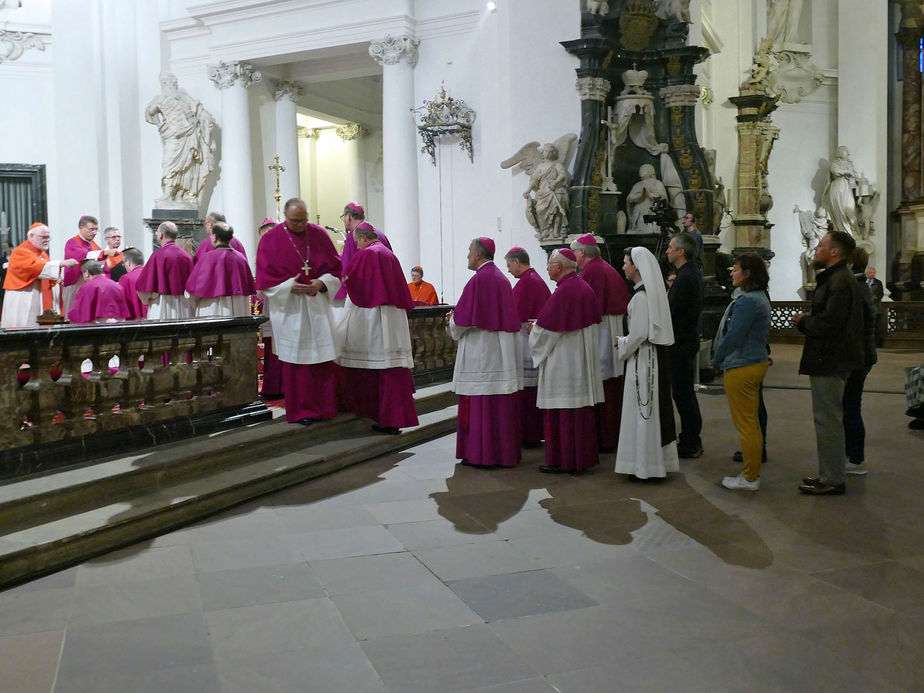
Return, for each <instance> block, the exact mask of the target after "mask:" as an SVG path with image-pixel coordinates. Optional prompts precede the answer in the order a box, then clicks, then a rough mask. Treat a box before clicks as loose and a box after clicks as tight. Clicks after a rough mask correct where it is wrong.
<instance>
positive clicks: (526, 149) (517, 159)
mask: <svg viewBox="0 0 924 693" xmlns="http://www.w3.org/2000/svg"><path fill="white" fill-rule="evenodd" d="M540 161H542V155H541V154H540V153H539V143H538V142H527V143H526V144H524V145H523V146H522V147H520V148H519V149H518V150H517V152H516V154H514V155H513V156H511V157H510V158H508V159H504V160H503V161H501V163H500V167H501V168H512V167H513V166H516V165H517V164H520V166H522V167H523V169H524V170H525V171H526V172H527V173H532V171H533V168H535V166H536V164H538V163H539V162H540Z"/></svg>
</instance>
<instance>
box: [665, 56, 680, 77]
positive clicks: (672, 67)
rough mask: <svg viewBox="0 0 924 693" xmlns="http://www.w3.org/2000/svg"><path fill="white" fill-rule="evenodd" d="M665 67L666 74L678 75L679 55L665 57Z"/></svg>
mask: <svg viewBox="0 0 924 693" xmlns="http://www.w3.org/2000/svg"><path fill="white" fill-rule="evenodd" d="M665 69H666V70H667V74H669V75H679V74H680V70H681V65H680V56H679V55H671V56H669V57H668V59H667V67H666V68H665Z"/></svg>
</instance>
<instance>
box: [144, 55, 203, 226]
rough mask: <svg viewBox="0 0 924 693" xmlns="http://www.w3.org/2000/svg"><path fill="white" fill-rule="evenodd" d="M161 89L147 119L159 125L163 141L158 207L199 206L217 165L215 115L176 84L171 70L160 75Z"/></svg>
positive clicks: (146, 114)
mask: <svg viewBox="0 0 924 693" xmlns="http://www.w3.org/2000/svg"><path fill="white" fill-rule="evenodd" d="M160 86H161V93H160V95H159V96H155V97H154V98H153V99H151V101H150V103H148V105H147V107H146V108H145V111H144V119H145V120H146V121H147V122H149V123H151V124H152V125H156V126H157V131H158V132H159V133H160V139H161V142H162V144H163V161H162V174H163V176H162V178H161V189H162V192H163V195H162V196H161V197H160V198H158V199H157V200H156V201H155V202H154V206H155V207H156V208H157V209H197V208H198V206H199V195H200V193H201V192H202V189H203V187H204V186H205V181H206V179H207V178H208V175H209V173H211V171H212V170H213V169H214V167H215V156H214V154H213V151H214V149H215V141H214V138H213V137H212V129H213V128H214V127H215V119H214V118H212V116H211V115H210V114H209V113H208V111H206V110H205V109H204V108H203V107H202V104H201V103H200V102H199V101H196V100H195V99H193V98H192V97H191V96H190V95H189V94H187V93H186V92H185V91H184V90H183V89H179V88H178V86H177V80H176V76H175V75H173V74H172V73H170V72H162V73H161V75H160Z"/></svg>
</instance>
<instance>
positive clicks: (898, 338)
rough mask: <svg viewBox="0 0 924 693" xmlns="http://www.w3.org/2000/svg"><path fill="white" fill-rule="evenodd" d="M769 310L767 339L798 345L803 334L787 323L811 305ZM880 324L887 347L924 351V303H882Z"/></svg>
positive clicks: (777, 303) (792, 304)
mask: <svg viewBox="0 0 924 693" xmlns="http://www.w3.org/2000/svg"><path fill="white" fill-rule="evenodd" d="M770 306H771V308H770V339H771V340H773V341H776V342H784V343H796V342H801V341H802V340H803V336H802V333H801V332H799V331H798V330H797V329H796V328H795V327H793V326H792V324H791V323H790V320H789V319H790V318H791V317H792V316H793V315H795V314H796V313H808V312H810V311H811V308H812V304H811V303H808V302H806V301H773V302H772V303H771V304H770ZM880 320H881V321H882V323H881V324H880V326H879V331H880V334H881V335H884V337H885V342H884V345H885V346H886V347H892V348H916V349H920V348H922V347H924V302H920V301H884V302H883V303H882V315H881V316H880Z"/></svg>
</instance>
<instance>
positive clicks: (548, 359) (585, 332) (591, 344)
mask: <svg viewBox="0 0 924 693" xmlns="http://www.w3.org/2000/svg"><path fill="white" fill-rule="evenodd" d="M599 335H600V328H599V325H588V326H587V327H585V328H583V329H580V330H573V331H571V332H554V331H552V330H547V329H545V328H542V327H539V325H534V326H533V330H532V332H531V333H530V335H529V346H530V350H531V352H532V358H533V363H535V364H536V365H537V366H538V368H539V390H538V392H537V393H536V406H537V407H539V408H540V409H580V408H581V407H592V406H594V405H595V404H597V403H599V402H602V401H603V399H604V395H603V378H601V377H600V370H599V368H598V367H597V366H598V363H599V358H598V340H599Z"/></svg>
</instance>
